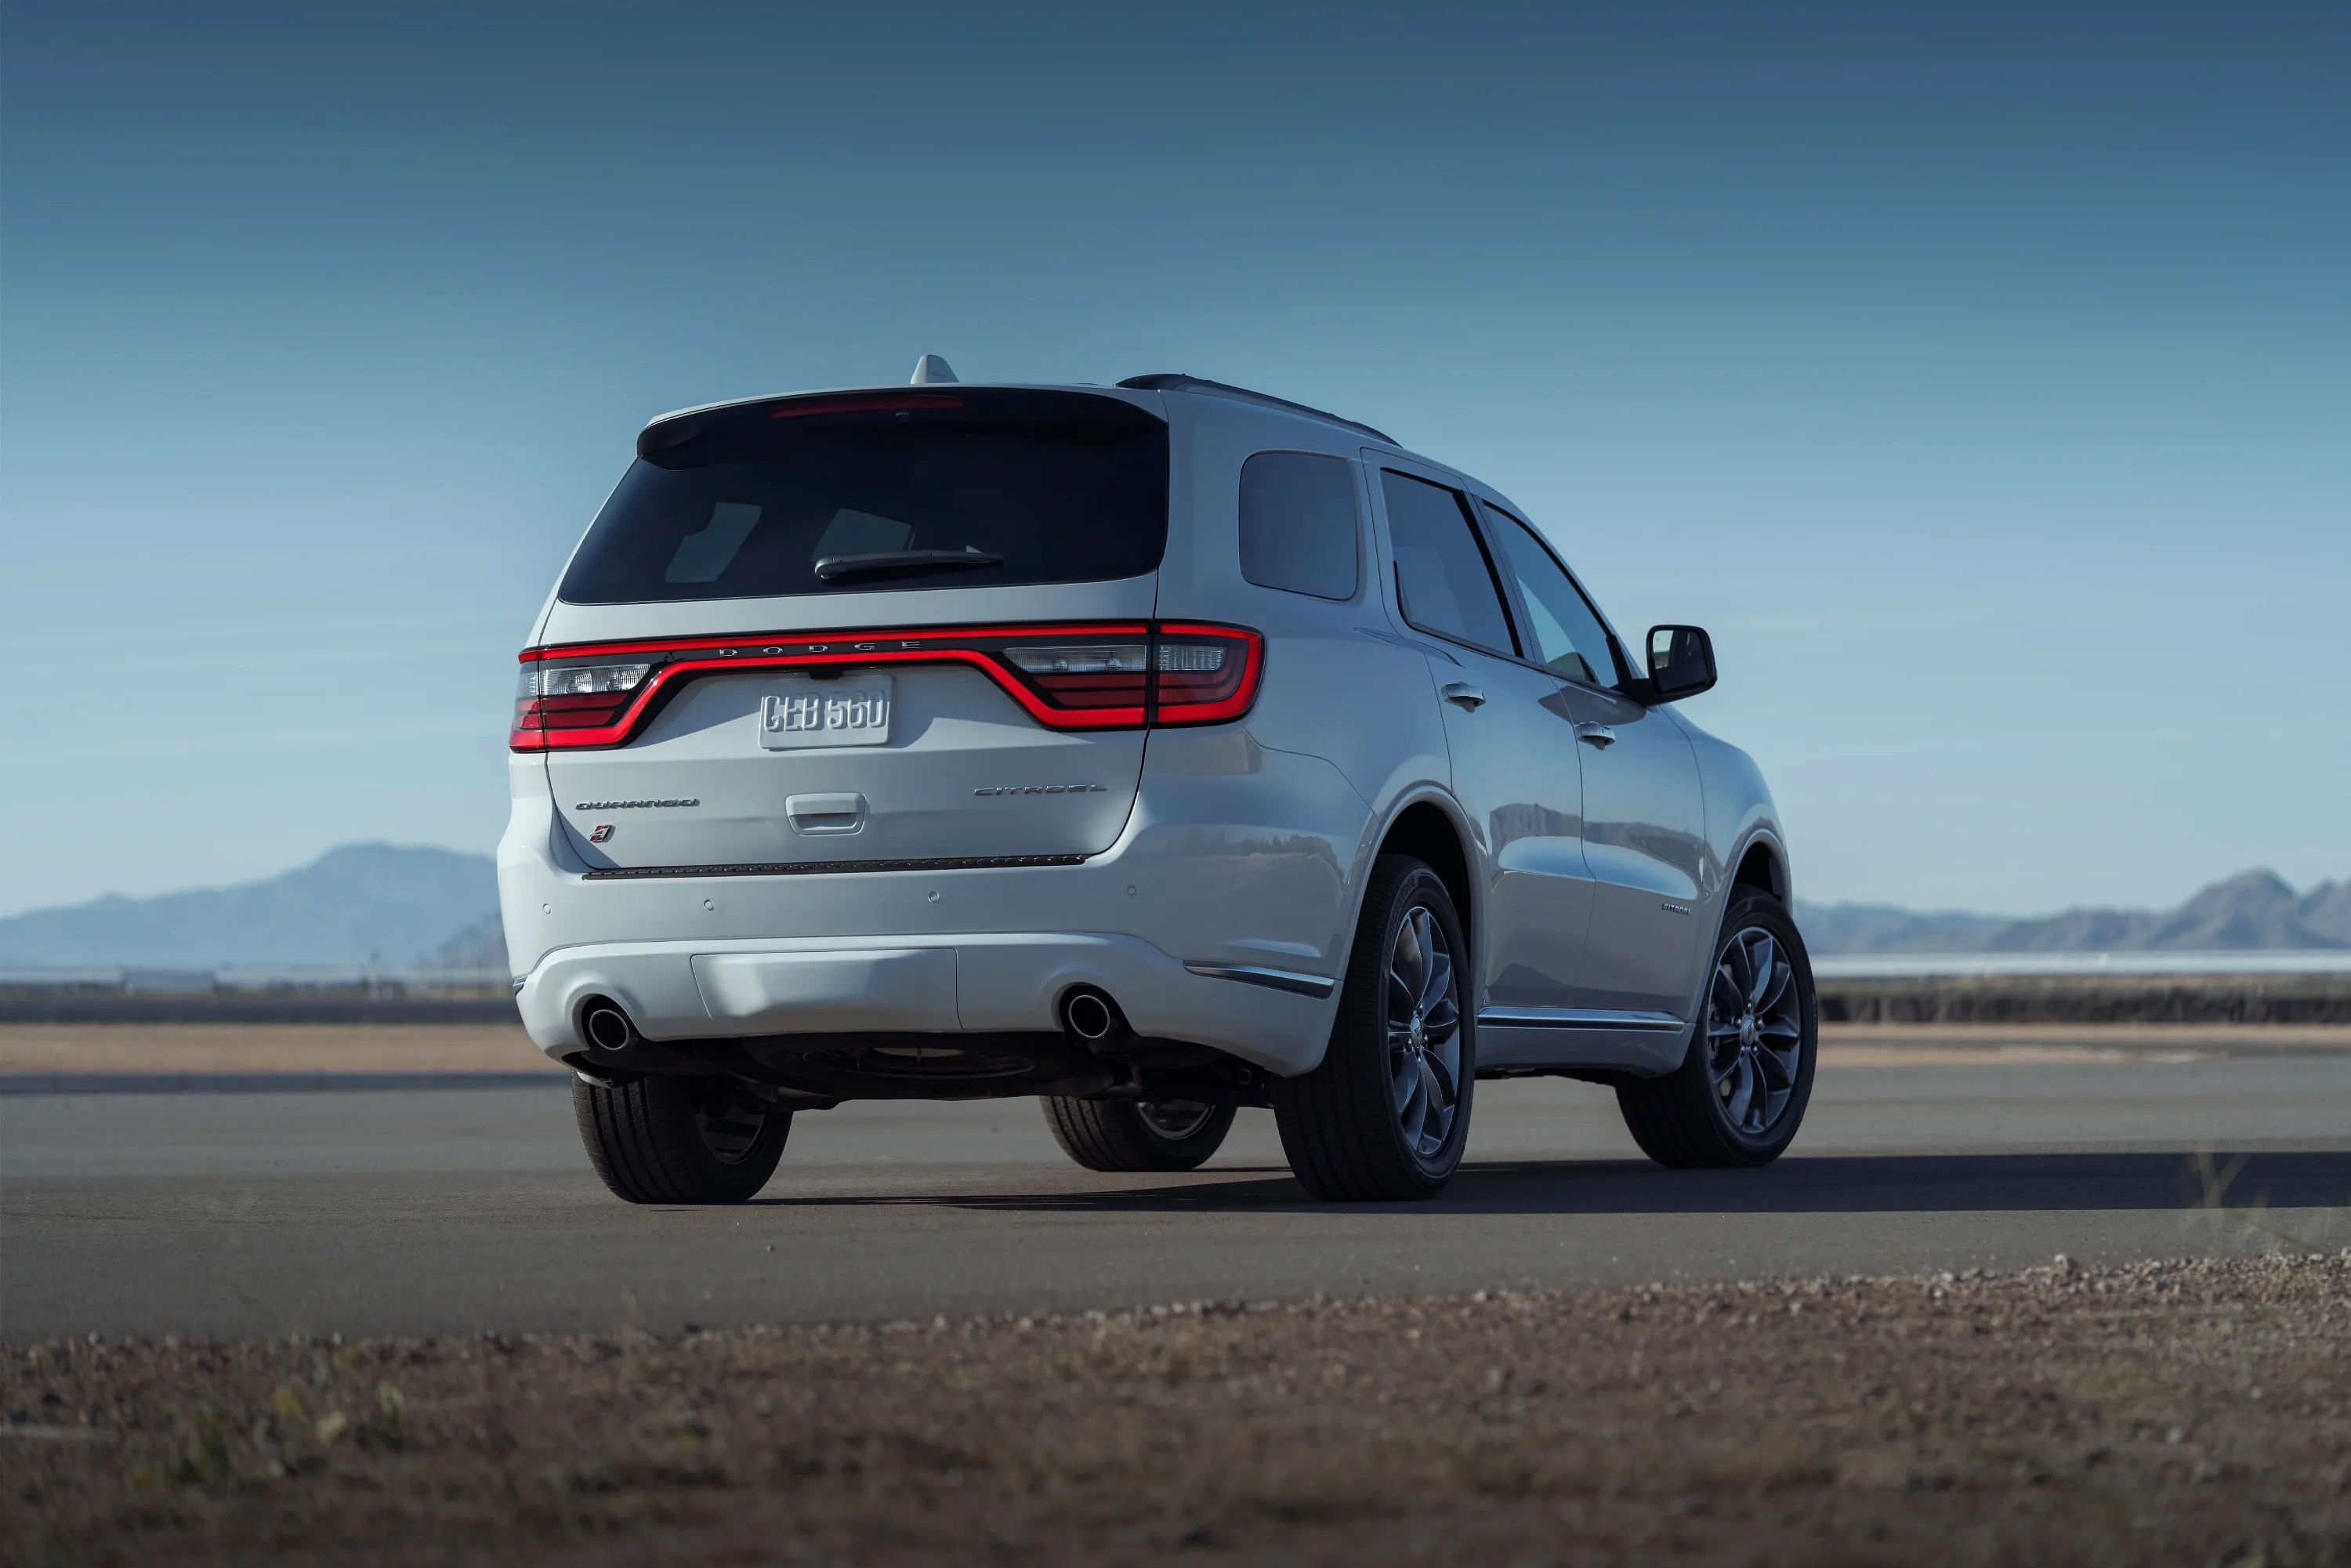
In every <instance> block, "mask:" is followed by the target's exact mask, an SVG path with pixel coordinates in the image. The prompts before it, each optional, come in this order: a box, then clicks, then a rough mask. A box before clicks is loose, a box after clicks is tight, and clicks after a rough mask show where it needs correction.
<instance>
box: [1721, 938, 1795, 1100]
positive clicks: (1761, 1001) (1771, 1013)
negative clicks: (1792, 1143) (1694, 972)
mask: <svg viewBox="0 0 2351 1568" xmlns="http://www.w3.org/2000/svg"><path fill="white" fill-rule="evenodd" d="M1706 1046H1707V1058H1706V1060H1707V1074H1708V1079H1709V1081H1710V1082H1712V1084H1713V1088H1714V1096H1715V1099H1716V1101H1717V1102H1718V1103H1719V1104H1720V1106H1721V1108H1722V1114H1723V1117H1724V1119H1725V1120H1726V1121H1728V1122H1729V1124H1731V1126H1732V1127H1734V1128H1736V1129H1737V1130H1738V1131H1739V1132H1740V1133H1742V1134H1746V1135H1747V1136H1749V1137H1750V1138H1751V1137H1761V1136H1762V1135H1763V1134H1766V1133H1769V1132H1770V1131H1771V1129H1772V1127H1773V1126H1775V1125H1776V1124H1778V1122H1779V1120H1780V1117H1781V1115H1782V1113H1784V1112H1785V1111H1786V1110H1787V1107H1788V1102H1789V1099H1790V1097H1791V1096H1792V1094H1793V1093H1794V1092H1795V1088H1796V1072H1797V1069H1798V1067H1799V1066H1800V1065H1801V1062H1802V1054H1803V1048H1804V1025H1803V1015H1802V996H1801V994H1800V990H1799V988H1798V987H1797V985H1796V971H1795V968H1794V967H1793V966H1792V965H1791V964H1790V963H1789V961H1788V956H1787V954H1786V953H1785V952H1784V951H1783V950H1782V946H1781V945H1780V942H1779V939H1778V938H1776V937H1774V936H1772V935H1771V933H1770V932H1769V931H1766V930H1765V929H1763V927H1761V926H1760V925H1750V926H1747V927H1745V928H1744V929H1742V930H1740V932H1739V933H1738V934H1737V935H1736V936H1732V937H1731V938H1730V940H1729V941H1728V942H1726V943H1724V944H1723V946H1722V951H1721V953H1720V954H1719V956H1717V957H1716V959H1715V964H1714V980H1713V983H1712V984H1711V985H1710V986H1708V988H1707V1026H1706Z"/></svg>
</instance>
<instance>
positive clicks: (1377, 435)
mask: <svg viewBox="0 0 2351 1568" xmlns="http://www.w3.org/2000/svg"><path fill="white" fill-rule="evenodd" d="M1118 384H1119V385H1121V386H1123V387H1133V388H1134V389H1135V390H1136V391H1138V392H1208V393H1210V394H1212V395H1214V396H1217V397H1229V398H1238V399H1239V400H1240V401H1241V402H1261V403H1264V404H1266V405H1267V406H1269V407H1271V408H1286V409H1288V410H1289V411H1290V413H1302V414H1307V415H1309V416H1311V417H1312V418H1315V419H1322V420H1328V421H1330V422H1331V423H1332V424H1343V425H1345V426H1346V427H1347V428H1348V429H1349V430H1360V431H1362V432H1363V433H1364V434H1365V435H1368V436H1370V437H1371V438H1372V439H1373V440H1374V441H1379V442H1384V443H1386V444H1388V445H1390V446H1395V445H1397V444H1399V443H1398V442H1397V441H1396V438H1395V436H1393V435H1390V434H1387V433H1386V432H1385V431H1383V430H1374V429H1373V428H1372V427H1371V426H1370V425H1368V424H1365V423H1362V422H1361V421H1359V420H1353V419H1341V418H1340V417H1339V416H1338V415H1337V414H1335V413H1325V412H1324V411H1322V409H1319V408H1309V407H1308V406H1307V405H1306V404H1304V403H1302V402H1290V400H1289V399H1288V398H1286V397H1275V396H1273V395H1272V394H1271V393H1270V392H1251V391H1249V388H1247V387H1236V386H1228V385H1227V384H1225V383H1224V382H1212V381H1208V380H1207V379H1206V378H1204V377H1201V376H1187V375H1185V374H1183V373H1182V372H1180V371H1161V372H1160V373H1158V374H1156V375H1149V376H1129V377H1127V378H1126V380H1124V381H1123V382H1119V383H1118Z"/></svg>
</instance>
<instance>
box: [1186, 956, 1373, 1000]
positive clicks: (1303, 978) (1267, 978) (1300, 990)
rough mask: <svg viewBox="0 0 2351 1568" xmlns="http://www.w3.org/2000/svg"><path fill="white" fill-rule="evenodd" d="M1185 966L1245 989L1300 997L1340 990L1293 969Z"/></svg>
mask: <svg viewBox="0 0 2351 1568" xmlns="http://www.w3.org/2000/svg"><path fill="white" fill-rule="evenodd" d="M1184 967H1185V968H1186V969H1187V970H1189V971H1190V972H1191V973H1193V974H1195V975H1201V976H1205V977H1207V978H1209V979H1212V980H1238V981H1240V982H1241V984H1243V985H1245V986H1263V987H1265V988H1267V989H1268V990H1272V991H1290V992H1292V993H1294V994H1296V995H1298V996H1301V997H1317V998H1320V997H1327V996H1329V995H1330V994H1331V993H1332V991H1335V990H1337V989H1338V988H1339V982H1338V981H1336V980H1326V979H1324V978H1323V977H1322V976H1320V975H1301V974H1300V973H1298V972H1297V971H1296V970H1294V969H1260V968H1259V967H1256V966H1255V965H1253V964H1186V965H1185V966H1184Z"/></svg>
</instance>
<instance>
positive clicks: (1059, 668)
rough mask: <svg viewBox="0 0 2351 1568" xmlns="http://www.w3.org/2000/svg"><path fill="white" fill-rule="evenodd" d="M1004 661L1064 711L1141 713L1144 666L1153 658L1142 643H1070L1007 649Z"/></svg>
mask: <svg viewBox="0 0 2351 1568" xmlns="http://www.w3.org/2000/svg"><path fill="white" fill-rule="evenodd" d="M1003 657H1004V662H1005V663H1006V664H1010V665H1011V666H1012V667H1013V668H1014V669H1016V670H1018V671H1019V672H1020V673H1021V674H1024V675H1027V676H1028V677H1029V680H1030V681H1031V682H1032V683H1033V684H1034V685H1036V687H1037V689H1038V690H1040V691H1041V692H1043V693H1044V694H1045V695H1047V696H1049V697H1050V698H1052V699H1053V700H1054V701H1055V702H1057V703H1059V704H1061V706H1063V707H1087V708H1096V707H1130V708H1134V709H1136V710H1138V711H1139V710H1140V709H1141V708H1142V706H1143V698H1144V679H1143V672H1144V666H1145V665H1146V664H1149V662H1150V659H1151V648H1150V645H1149V644H1148V643H1097V644H1089V643H1072V644H1067V645H1062V646H1054V645H1052V644H1050V643H1049V644H1046V645H1043V646H1040V647H1025V648H1007V649H1005V650H1004V653H1003Z"/></svg>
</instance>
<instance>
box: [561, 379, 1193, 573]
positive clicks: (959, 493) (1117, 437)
mask: <svg viewBox="0 0 2351 1568" xmlns="http://www.w3.org/2000/svg"><path fill="white" fill-rule="evenodd" d="M637 453H638V455H637V461H636V462H635V463H634V464H633V465H631V466H630V469H629V471H628V473H627V474H626V475H625V476H622V480H621V484H620V487H619V488H618V489H617V490H615V491H613V493H612V498H611V500H610V501H607V502H606V503H605V504H604V509H603V510H602V511H601V512H600V513H598V514H597V517H596V521H595V523H594V525H593V526H591V527H590V528H589V530H588V537H587V538H586V539H585V540H584V541H582V542H581V544H580V552H579V554H578V555H576V556H574V557H573V558H572V561H571V569H570V570H569V571H568V572H566V573H565V574H564V578H563V587H562V590H561V597H562V598H563V599H564V600H565V601H568V602H569V603H573V604H626V603H642V602H644V601H667V600H685V599H750V598H765V597H767V596H769V595H773V594H787V593H862V592H873V591H880V590H886V589H904V588H925V589H928V588H987V587H1000V586H1003V585H1005V584H1020V583H1032V582H1097V581H1103V580H1110V579H1113V578H1122V577H1139V576H1142V575H1143V574H1144V573H1146V572H1150V571H1154V570H1157V569H1158V566H1159V558H1160V556H1161V555H1162V554H1163V553H1164V552H1165V549H1166V546H1167V426H1166V425H1165V423H1163V422H1162V421H1160V420H1158V419H1156V418H1155V417H1154V416H1152V415H1151V414H1148V413H1144V411H1143V410H1141V409H1139V408H1136V407H1135V406H1134V405H1133V404H1132V403H1128V402H1121V401H1119V400H1118V399H1115V398H1106V397H1094V396H1091V395H1089V394H1087V393H1084V392H1012V391H1004V390H998V389H983V388H942V389H939V390H936V391H933V390H931V389H928V388H925V389H920V390H915V389H909V390H908V391H907V392H904V393H860V394H854V395H842V396H838V397H825V396H816V397H803V398H787V399H781V400H778V401H777V402H766V403H754V404H750V405H747V406H744V407H739V408H728V409H721V410H717V411H716V412H714V413H708V414H690V415H687V416H686V417H684V418H683V419H677V420H669V421H664V423H660V424H657V425H654V426H653V427H652V428H651V429H649V430H647V431H646V432H645V433H644V434H643V436H641V437H640V438H639V439H638V443H637Z"/></svg>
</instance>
